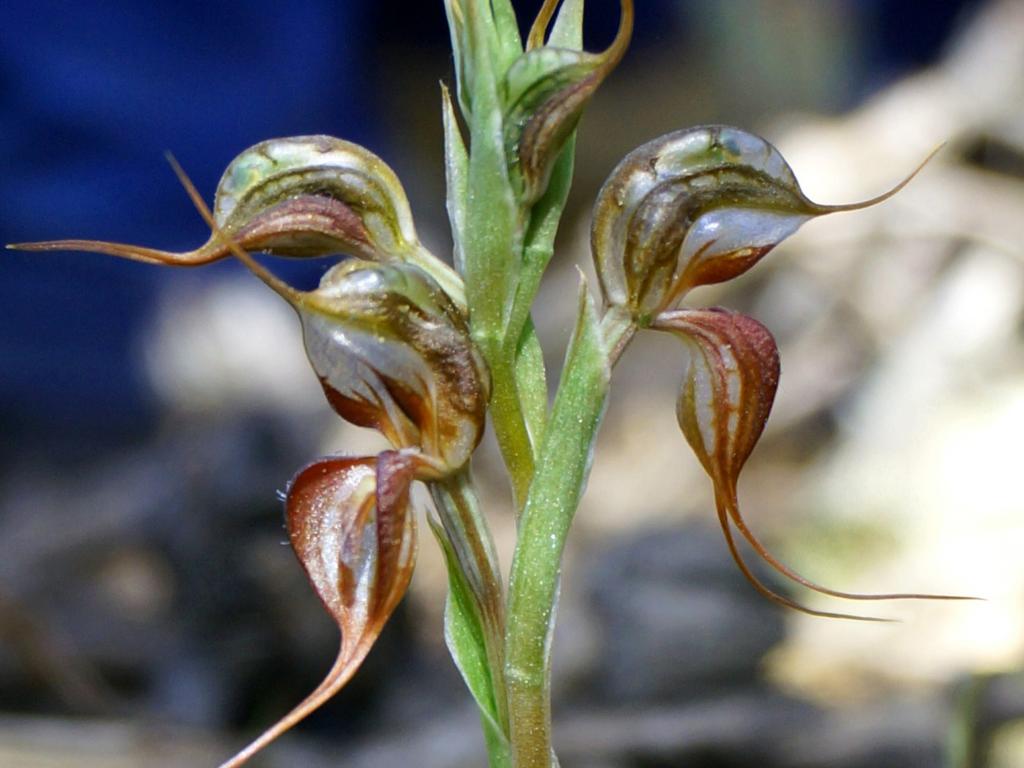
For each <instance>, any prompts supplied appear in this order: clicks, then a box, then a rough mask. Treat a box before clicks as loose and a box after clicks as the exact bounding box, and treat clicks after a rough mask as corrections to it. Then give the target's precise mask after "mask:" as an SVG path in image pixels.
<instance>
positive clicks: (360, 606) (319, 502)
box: [221, 451, 416, 768]
mask: <svg viewBox="0 0 1024 768" xmlns="http://www.w3.org/2000/svg"><path fill="white" fill-rule="evenodd" d="M414 471H415V458H414V457H411V456H409V455H407V454H402V453H396V452H393V451H387V452H384V453H382V454H380V455H379V456H377V457H376V458H345V457H336V458H329V459H321V460H319V461H317V462H314V463H313V464H310V465H309V466H308V467H306V468H305V469H303V470H302V471H300V472H299V473H298V474H297V475H296V476H295V479H294V480H292V482H291V484H290V485H289V487H288V494H287V498H286V501H285V504H286V512H287V525H288V535H289V539H290V541H291V545H292V549H293V550H294V551H295V554H296V556H297V557H298V559H299V562H300V563H301V564H302V567H303V568H304V569H305V571H306V574H307V575H308V576H309V581H310V583H311V584H312V585H313V588H314V589H315V590H316V593H317V595H318V596H319V597H320V600H321V601H322V602H323V604H324V607H326V608H327V611H328V612H329V613H330V614H331V616H332V617H333V618H334V620H335V622H337V624H338V628H339V629H340V630H341V648H340V650H339V651H338V657H337V659H336V661H335V662H334V665H333V666H332V667H331V670H330V671H329V672H328V673H327V676H326V677H325V678H324V680H323V682H322V683H320V685H319V686H318V687H317V688H316V690H314V691H313V692H312V693H311V694H310V695H309V696H307V697H306V699H305V700H303V701H302V702H301V703H300V704H299V705H298V706H296V707H295V709H293V710H292V711H291V712H289V713H288V714H287V715H285V716H284V717H283V718H281V719H280V720H279V721H278V722H277V723H275V724H274V725H273V726H271V727H270V728H269V729H267V730H266V731H265V732H264V733H263V734H262V735H261V736H260V737H259V738H257V739H256V740H255V741H253V742H252V743H251V744H250V745H249V746H247V747H246V748H245V749H243V750H242V751H241V752H239V753H238V754H237V755H235V756H234V757H232V758H231V759H230V760H228V761H227V762H225V763H224V764H223V765H222V766H221V768H233V767H234V766H239V765H242V764H243V763H244V762H246V761H247V760H248V759H249V758H250V757H252V756H253V755H254V754H256V752H258V751H259V750H260V749H262V748H263V747H265V746H266V745H267V744H269V743H270V742H271V741H273V740H274V739H276V738H277V737H278V736H280V735H281V734H282V733H284V732H285V731H287V730H288V729H289V728H291V727H292V726H294V725H295V724H296V723H298V722H299V721H301V720H302V719H304V718H305V717H306V716H308V715H309V714H310V713H311V712H313V711H314V710H316V709H317V708H319V707H320V706H321V705H323V704H324V702H326V701H327V700H328V699H330V698H331V697H332V696H334V695H335V694H336V693H337V692H338V691H340V690H341V688H342V687H343V686H344V685H345V684H346V683H347V682H348V681H349V679H351V677H352V675H354V674H355V672H356V670H357V669H358V668H359V666H360V664H362V662H363V659H364V658H366V655H367V653H369V651H370V648H371V647H372V646H373V643H374V642H375V641H376V639H377V636H378V635H379V634H380V631H381V629H382V628H383V626H384V623H385V622H386V621H387V619H388V617H390V616H391V614H392V612H393V611H394V610H395V608H396V607H397V606H398V603H399V601H400V600H401V599H402V596H403V595H404V594H405V592H406V589H407V588H408V586H409V580H410V578H411V577H412V569H413V564H414V562H415V559H416V537H415V534H416V523H415V517H414V516H413V515H412V514H410V510H409V485H410V483H411V482H412V479H413V473H414Z"/></svg>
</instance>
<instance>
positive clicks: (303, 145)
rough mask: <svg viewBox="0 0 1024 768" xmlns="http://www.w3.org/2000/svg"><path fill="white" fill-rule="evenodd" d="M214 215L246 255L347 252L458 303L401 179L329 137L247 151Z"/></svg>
mask: <svg viewBox="0 0 1024 768" xmlns="http://www.w3.org/2000/svg"><path fill="white" fill-rule="evenodd" d="M213 215H214V220H215V222H216V224H217V228H218V229H219V230H220V231H221V232H222V233H223V235H225V236H227V237H230V238H231V239H233V240H234V241H235V242H236V243H237V244H238V245H240V246H241V247H242V248H245V249H246V250H249V251H266V252H268V253H273V254H276V255H279V256H296V257H310V256H324V255H328V254H334V253H345V254H350V255H354V256H359V257H360V258H364V259H369V260H372V261H379V262H383V263H393V262H408V263H413V264H416V265H418V266H419V267H421V268H422V269H425V270H427V271H428V272H430V273H431V274H432V275H434V277H435V279H437V280H438V281H439V282H441V283H442V285H444V287H445V288H446V289H447V290H449V292H450V293H451V294H452V295H453V296H455V297H456V299H457V300H461V295H462V285H461V280H460V279H459V278H458V276H457V275H456V274H455V273H454V272H452V271H451V269H450V268H448V267H447V266H446V265H445V264H444V263H443V262H441V261H440V260H438V259H437V258H436V257H434V256H433V255H432V254H431V253H430V252H429V251H427V250H426V249H425V248H424V247H423V246H422V245H421V244H420V242H419V239H418V238H417V235H416V229H415V227H414V226H413V220H412V213H411V211H410V210H409V202H408V200H407V199H406V197H405V191H404V190H403V189H402V185H401V183H400V182H399V180H398V177H397V176H396V175H395V173H394V171H392V170H391V168H390V167H388V165H387V164H386V163H385V162H384V161H383V160H381V159H380V158H379V157H377V156H376V155H375V154H373V153H372V152H370V151H369V150H367V149H365V148H363V147H361V146H359V145H358V144H353V143H351V142H348V141H343V140H341V139H335V138H332V137H330V136H297V137H291V138H285V139H272V140H270V141H264V142H261V143H260V144H257V145H255V146H253V147H250V148H249V149H247V150H246V151H245V152H243V153H242V154H240V155H239V156H238V157H236V158H235V159H234V160H233V161H232V162H231V164H230V165H229V166H228V168H227V170H226V171H225V172H224V175H223V176H222V177H221V180H220V183H219V184H218V186H217V193H216V195H215V198H214V213H213ZM13 247H15V248H21V249H26V250H77V251H91V252H98V253H104V254H108V255H112V256H120V257H124V258H128V259H133V260H135V261H143V262H147V263H154V264H170V265H181V266H194V265H199V264H208V263H210V262H212V261H216V260H218V259H221V258H224V257H225V256H227V255H228V252H229V248H228V245H227V243H226V241H225V240H224V239H223V238H220V237H217V236H216V235H212V236H211V237H210V239H209V240H208V241H207V242H206V243H205V244H204V245H202V246H201V247H199V248H197V249H196V250H194V251H186V252H183V253H170V252H166V251H160V250H155V249H152V248H143V247H140V246H134V245H123V244H120V243H106V242H100V241H95V240H57V241H49V242H41V243H26V244H22V245H17V246H13Z"/></svg>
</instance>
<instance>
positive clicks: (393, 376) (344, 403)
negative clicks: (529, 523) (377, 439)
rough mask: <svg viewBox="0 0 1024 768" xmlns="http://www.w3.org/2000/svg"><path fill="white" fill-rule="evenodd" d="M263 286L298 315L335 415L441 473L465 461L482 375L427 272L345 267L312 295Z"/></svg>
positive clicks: (481, 399) (477, 430)
mask: <svg viewBox="0 0 1024 768" xmlns="http://www.w3.org/2000/svg"><path fill="white" fill-rule="evenodd" d="M261 276H263V275H261ZM270 280H272V281H274V282H272V283H271V284H272V287H274V288H275V289H278V290H279V291H280V292H282V294H283V295H284V296H285V298H287V299H288V300H289V302H290V303H291V304H292V305H293V306H294V307H295V309H296V311H297V312H298V314H299V317H300V319H301V321H302V328H303V336H304V340H305V345H306V353H307V355H308V356H309V360H310V363H311V364H312V366H313V369H314V370H315V371H316V373H317V376H319V378H320V382H321V384H322V385H323V388H324V392H325V393H326V395H327V399H328V401H329V402H330V403H331V406H332V407H333V408H334V409H335V410H336V411H337V412H338V414H340V415H341V416H342V417H343V418H345V419H347V420H348V421H350V422H352V423H353V424H357V425H360V426H367V427H373V428H375V429H378V430H380V431H381V432H382V433H383V434H384V435H385V436H386V437H387V438H388V439H389V440H390V441H391V443H392V444H393V445H395V447H398V448H418V449H419V450H420V451H422V453H423V454H425V456H426V457H428V458H429V459H431V460H434V461H435V462H437V463H438V465H439V469H440V470H442V471H448V470H452V469H457V468H459V467H461V466H463V465H464V464H465V463H466V462H467V461H468V460H469V457H470V454H471V453H472V452H473V449H474V448H475V447H476V445H477V443H478V442H479V441H480V437H481V434H482V433H483V426H484V420H485V414H486V409H487V401H488V397H489V391H490V381H489V376H488V373H487V368H486V365H485V363H484V361H483V358H482V357H481V355H480V353H479V352H478V351H477V349H476V346H475V345H474V344H473V342H472V340H471V339H470V335H469V328H468V327H467V325H466V321H465V319H464V317H463V315H462V313H461V312H460V311H459V309H458V308H457V307H456V306H455V304H454V302H452V300H451V299H450V298H449V297H448V295H447V294H446V293H445V292H444V291H443V290H441V288H440V286H439V285H438V284H437V283H436V282H435V281H434V280H433V279H432V278H431V277H430V276H429V275H427V274H426V273H425V272H423V271H422V270H421V269H419V268H418V267H415V266H412V265H410V264H373V263H370V262H366V261H359V260H351V261H347V262H344V263H342V264H339V265H337V266H335V267H334V268H333V269H331V270H330V271H329V272H328V273H327V274H326V275H324V277H323V279H322V280H321V282H320V287H319V288H317V289H316V290H315V291H312V292H300V291H295V290H293V289H290V288H287V287H284V288H282V287H281V285H280V283H277V282H276V279H274V278H270Z"/></svg>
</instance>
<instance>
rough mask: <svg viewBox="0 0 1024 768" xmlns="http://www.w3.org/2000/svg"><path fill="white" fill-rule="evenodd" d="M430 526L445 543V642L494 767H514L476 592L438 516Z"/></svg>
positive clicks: (443, 550)
mask: <svg viewBox="0 0 1024 768" xmlns="http://www.w3.org/2000/svg"><path fill="white" fill-rule="evenodd" d="M430 528H431V530H432V531H433V533H434V537H435V538H436V539H437V543H438V544H439V545H440V546H441V551H442V552H443V553H444V559H445V565H446V566H447V569H448V585H449V586H448V599H447V601H446V602H445V609H444V639H445V644H446V645H447V646H448V650H449V652H450V653H451V655H452V659H454V661H455V666H456V667H458V669H459V672H460V673H461V675H462V679H463V680H464V681H465V682H466V687H467V688H469V691H470V693H471V694H472V695H473V699H474V700H475V701H476V704H477V707H478V708H479V710H480V722H481V725H482V726H483V730H484V738H485V741H486V745H487V754H488V757H489V760H490V766H491V768H506V767H508V768H510V767H511V765H512V762H511V761H512V756H511V753H510V748H509V743H508V738H507V736H506V735H505V729H506V727H507V726H503V725H502V723H501V717H500V715H499V713H498V702H499V697H498V696H496V694H495V691H494V681H493V679H492V675H491V669H490V664H489V662H488V658H487V643H486V640H485V639H484V630H483V627H482V626H481V625H480V620H479V618H478V615H477V610H476V609H475V608H474V598H473V593H472V590H471V589H470V586H469V584H467V583H466V580H465V578H464V576H463V575H462V571H461V569H460V567H459V561H458V557H457V555H456V554H455V549H454V548H453V547H452V545H451V542H450V541H449V540H448V535H447V534H446V533H445V531H444V528H443V527H442V526H441V524H440V523H439V522H436V521H434V520H431V521H430Z"/></svg>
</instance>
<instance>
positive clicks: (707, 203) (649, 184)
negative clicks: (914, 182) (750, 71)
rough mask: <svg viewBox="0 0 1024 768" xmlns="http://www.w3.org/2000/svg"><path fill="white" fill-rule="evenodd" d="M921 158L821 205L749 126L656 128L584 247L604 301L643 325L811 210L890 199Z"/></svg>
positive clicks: (735, 269) (626, 168)
mask: <svg viewBox="0 0 1024 768" xmlns="http://www.w3.org/2000/svg"><path fill="white" fill-rule="evenodd" d="M925 162H927V160H925ZM923 165H924V163H922V164H921V166H919V167H918V168H917V169H916V170H915V171H914V172H913V173H911V174H910V175H909V176H908V177H907V178H905V179H904V180H903V181H901V182H900V183H899V184H897V185H896V186H895V187H893V188H892V189H891V190H889V191H888V192H886V193H884V194H882V195H879V196H878V197H875V198H872V199H871V200H866V201H864V202H860V203H852V204H848V205H819V204H818V203H814V202H812V201H810V200H808V199H807V197H806V196H805V195H804V193H803V192H802V191H801V189H800V185H799V184H798V183H797V180H796V177H795V176H794V175H793V171H792V170H791V169H790V167H789V165H787V164H786V161H785V160H784V159H783V158H782V155H780V154H779V152H778V150H776V149H775V148H774V147H773V146H772V145H771V144H769V143H768V142H766V141H765V140H764V139H761V138H759V137H757V136H754V135H753V134H751V133H747V132H746V131H741V130H739V129H737V128H729V127H726V126H705V127H702V128H691V129H688V130H683V131H677V132H675V133H670V134H668V135H666V136H662V137H661V138H658V139H655V140H654V141H651V142H649V143H647V144H645V145H643V146H642V147H640V148H639V149H636V150H634V151H633V152H631V153H630V154H629V155H627V156H626V157H625V159H623V161H622V162H621V163H619V165H618V167H617V168H616V169H615V170H614V171H613V172H612V174H611V176H609V178H608V180H607V181H606V182H605V184H604V187H603V188H602V189H601V192H600V194H599V196H598V199H597V203H596V204H595V207H594V221H593V226H592V229H591V247H592V250H593V255H594V262H595V266H596V268H597V273H598V277H599V278H600V282H601V290H602V292H603V294H604V298H605V301H606V303H607V304H609V305H612V306H619V307H624V308H626V309H628V310H629V311H630V312H631V313H632V315H633V316H634V317H635V318H636V320H637V322H639V323H640V324H642V325H646V324H648V323H649V322H650V321H651V319H653V318H654V317H655V316H656V315H657V314H658V313H659V312H662V311H664V310H665V309H668V308H670V307H671V306H673V305H674V304H675V302H676V301H678V299H680V298H681V297H682V296H683V295H684V294H685V293H686V292H687V291H689V290H690V289H691V288H695V287H697V286H700V285H707V284H710V283H719V282H723V281H725V280H730V279H732V278H734V277H736V276H737V275H740V274H742V273H743V272H746V271H747V270H748V269H750V267H752V266H753V265H754V264H756V263H757V262H758V261H759V260H760V259H761V257H762V256H764V255H765V254H766V253H768V252H769V251H770V250H771V249H772V248H774V247H775V246H776V245H778V244H779V243H780V242H782V241H783V240H784V239H785V238H787V237H788V236H789V235H791V234H793V233H794V232H795V231H796V230H797V229H798V228H799V227H800V226H801V225H802V224H803V223H804V222H806V221H808V220H809V219H812V218H814V217H816V216H822V215H825V214H828V213H834V212H837V211H850V210H857V209H860V208H866V207H868V206H871V205H875V204H876V203H880V202H882V201H883V200H886V199H888V198H889V197H891V196H892V195H894V194H895V193H896V192H898V191H899V190H900V189H902V188H903V186H904V185H906V184H907V182H909V181H910V179H911V178H913V177H914V175H915V174H917V172H918V171H919V170H920V168H921V167H923Z"/></svg>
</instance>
